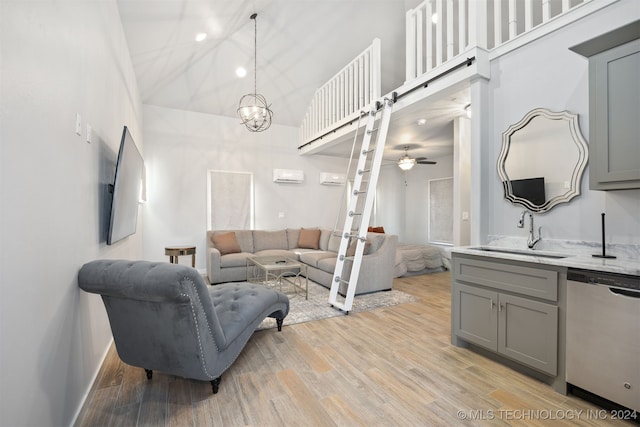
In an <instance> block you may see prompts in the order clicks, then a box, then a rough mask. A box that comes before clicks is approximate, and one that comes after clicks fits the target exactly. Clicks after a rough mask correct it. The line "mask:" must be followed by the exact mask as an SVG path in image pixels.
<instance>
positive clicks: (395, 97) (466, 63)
mask: <svg viewBox="0 0 640 427" xmlns="http://www.w3.org/2000/svg"><path fill="white" fill-rule="evenodd" d="M475 60H476V57H475V56H472V57H471V58H467V59H466V60H464V61H462V62H460V63H459V64H457V65H454V66H453V67H451V68H448V69H446V70H444V71H443V72H441V73H440V74H437V75H435V76H433V77H432V78H430V79H429V80H427V81H426V82H424V83H420V84H418V85H415V86H414V87H412V88H410V89H408V90H407V91H405V92H403V93H397V92H392V96H393V102H394V103H395V102H396V101H397V100H398V99H400V98H402V97H403V96H406V95H409V94H410V93H413V92H415V91H416V90H418V89H425V88H427V87H429V84H431V83H432V82H434V81H436V80H439V79H441V78H442V77H444V76H446V75H448V74H450V73H452V72H454V71H456V70H459V69H460V68H464V67H469V66H471V64H473V63H474V62H475ZM380 108H382V104H381V103H380V102H376V111H377V110H380ZM366 114H369V112H368V111H366V112H365V111H361V112H360V114H359V115H358V116H356V117H354V118H353V119H351V120H349V121H348V122H345V123H343V124H341V125H340V126H338V127H336V128H334V129H331V130H330V131H327V132H325V133H323V134H322V135H320V136H319V137H317V138H314V139H312V140H311V141H309V142H307V143H304V144H302V145H301V146H299V147H298V150H301V149H303V148H304V147H306V146H308V145H311V144H313V143H314V142H316V141H319V140H321V139H322V138H324V137H325V136H327V135H330V134H332V133H336V132H337V131H338V130H340V129H342V128H344V127H346V126H351V125H352V124H353V122H355V121H356V120H358V119H359V118H360V117H362V116H364V115H366Z"/></svg>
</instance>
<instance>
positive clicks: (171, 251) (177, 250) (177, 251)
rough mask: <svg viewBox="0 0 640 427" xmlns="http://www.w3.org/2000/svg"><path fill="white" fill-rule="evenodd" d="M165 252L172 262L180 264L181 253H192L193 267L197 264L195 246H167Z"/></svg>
mask: <svg viewBox="0 0 640 427" xmlns="http://www.w3.org/2000/svg"><path fill="white" fill-rule="evenodd" d="M164 254H165V255H168V256H169V262H170V263H172V264H178V257H179V256H180V255H191V267H194V268H195V266H196V247H195V246H167V247H166V248H164Z"/></svg>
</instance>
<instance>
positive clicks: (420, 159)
mask: <svg viewBox="0 0 640 427" xmlns="http://www.w3.org/2000/svg"><path fill="white" fill-rule="evenodd" d="M415 159H416V162H421V161H423V160H427V158H426V157H416V158H415Z"/></svg>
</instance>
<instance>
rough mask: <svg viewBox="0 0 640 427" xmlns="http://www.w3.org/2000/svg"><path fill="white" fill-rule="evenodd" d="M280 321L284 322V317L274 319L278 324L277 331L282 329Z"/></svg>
mask: <svg viewBox="0 0 640 427" xmlns="http://www.w3.org/2000/svg"><path fill="white" fill-rule="evenodd" d="M282 323H284V319H276V324H277V325H278V331H282Z"/></svg>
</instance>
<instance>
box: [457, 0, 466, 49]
mask: <svg viewBox="0 0 640 427" xmlns="http://www.w3.org/2000/svg"><path fill="white" fill-rule="evenodd" d="M466 16H467V2H466V1H465V0H462V1H461V2H459V3H458V54H460V53H461V52H464V51H465V48H466V47H467V43H466V42H467V22H466V21H465V19H466Z"/></svg>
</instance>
